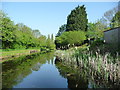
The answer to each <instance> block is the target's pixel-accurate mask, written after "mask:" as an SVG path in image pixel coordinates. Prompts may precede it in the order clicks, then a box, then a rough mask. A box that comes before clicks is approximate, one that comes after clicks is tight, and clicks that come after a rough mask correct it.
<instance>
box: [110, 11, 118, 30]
mask: <svg viewBox="0 0 120 90" xmlns="http://www.w3.org/2000/svg"><path fill="white" fill-rule="evenodd" d="M110 25H111V27H112V28H114V27H119V26H120V11H118V12H117V13H116V14H115V16H114V17H113V19H112V20H111V24H110Z"/></svg>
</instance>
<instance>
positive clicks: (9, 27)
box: [0, 11, 55, 49]
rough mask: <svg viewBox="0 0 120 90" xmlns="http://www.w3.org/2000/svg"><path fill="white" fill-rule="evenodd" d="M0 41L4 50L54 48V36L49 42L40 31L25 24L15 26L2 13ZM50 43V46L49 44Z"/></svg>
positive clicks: (0, 16) (0, 13) (0, 15)
mask: <svg viewBox="0 0 120 90" xmlns="http://www.w3.org/2000/svg"><path fill="white" fill-rule="evenodd" d="M0 21H1V22H0V26H1V27H0V32H1V33H0V41H2V47H1V48H2V49H21V48H23V49H28V48H38V47H39V48H40V47H41V46H45V47H47V48H54V47H55V46H54V42H53V35H52V36H51V38H49V40H47V39H46V36H43V35H41V33H40V31H39V30H32V29H31V28H30V27H28V26H26V25H24V24H23V23H18V24H16V25H15V24H14V22H13V21H11V19H10V18H9V17H7V16H6V14H4V12H2V11H0ZM48 43H49V44H48Z"/></svg>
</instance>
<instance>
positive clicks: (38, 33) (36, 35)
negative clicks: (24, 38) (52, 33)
mask: <svg viewBox="0 0 120 90" xmlns="http://www.w3.org/2000/svg"><path fill="white" fill-rule="evenodd" d="M32 33H33V35H34V37H36V38H38V37H40V36H41V33H40V31H39V30H37V29H36V30H33V32H32Z"/></svg>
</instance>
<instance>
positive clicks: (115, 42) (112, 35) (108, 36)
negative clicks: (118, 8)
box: [104, 27, 120, 47]
mask: <svg viewBox="0 0 120 90" xmlns="http://www.w3.org/2000/svg"><path fill="white" fill-rule="evenodd" d="M104 40H105V43H107V44H110V45H111V46H115V47H120V27H119V28H114V29H111V30H108V31H105V32H104Z"/></svg>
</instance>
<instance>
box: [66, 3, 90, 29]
mask: <svg viewBox="0 0 120 90" xmlns="http://www.w3.org/2000/svg"><path fill="white" fill-rule="evenodd" d="M87 23H88V19H87V13H86V8H85V6H84V5H82V6H78V7H76V8H75V9H74V10H72V11H71V13H70V14H69V15H68V17H67V25H66V31H74V30H75V31H79V30H82V31H87Z"/></svg>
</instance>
